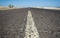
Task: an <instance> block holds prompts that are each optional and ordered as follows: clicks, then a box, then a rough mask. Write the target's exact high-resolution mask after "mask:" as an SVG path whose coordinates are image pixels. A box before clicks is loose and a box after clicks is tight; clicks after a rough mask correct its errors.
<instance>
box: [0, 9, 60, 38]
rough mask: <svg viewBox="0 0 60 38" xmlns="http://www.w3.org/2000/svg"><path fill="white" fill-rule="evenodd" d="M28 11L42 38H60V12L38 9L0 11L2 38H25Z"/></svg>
mask: <svg viewBox="0 0 60 38" xmlns="http://www.w3.org/2000/svg"><path fill="white" fill-rule="evenodd" d="M28 10H30V11H31V13H32V17H33V19H34V22H35V26H36V27H37V30H38V33H39V37H40V38H60V11H59V10H47V9H38V8H30V9H29V8H22V9H14V10H3V11H0V38H24V36H25V28H26V21H27V14H28Z"/></svg>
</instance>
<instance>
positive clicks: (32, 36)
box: [24, 10, 40, 38]
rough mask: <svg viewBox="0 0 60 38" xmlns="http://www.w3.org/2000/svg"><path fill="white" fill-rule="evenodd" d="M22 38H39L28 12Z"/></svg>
mask: <svg viewBox="0 0 60 38" xmlns="http://www.w3.org/2000/svg"><path fill="white" fill-rule="evenodd" d="M24 38H40V37H39V33H38V31H37V28H36V26H35V23H34V20H33V17H32V14H31V11H30V10H29V11H28V15H27V23H26V29H25V37H24Z"/></svg>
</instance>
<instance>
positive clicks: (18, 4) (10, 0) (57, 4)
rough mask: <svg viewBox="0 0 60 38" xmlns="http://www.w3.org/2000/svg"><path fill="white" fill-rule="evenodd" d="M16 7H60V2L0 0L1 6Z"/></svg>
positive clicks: (49, 0)
mask: <svg viewBox="0 0 60 38" xmlns="http://www.w3.org/2000/svg"><path fill="white" fill-rule="evenodd" d="M9 4H12V5H14V6H15V7H60V0H0V6H8V5H9Z"/></svg>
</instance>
